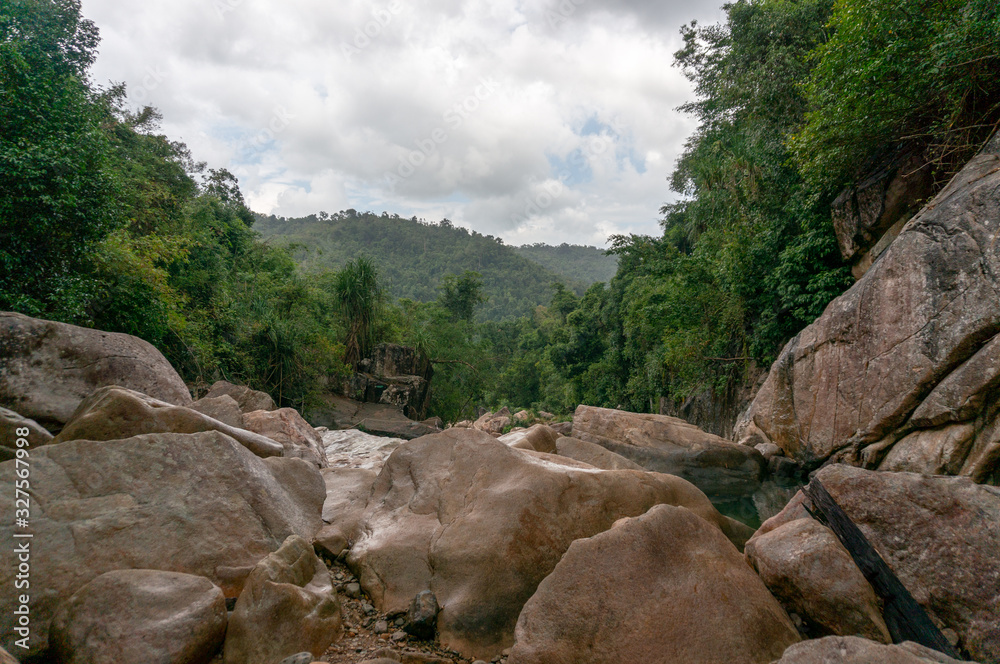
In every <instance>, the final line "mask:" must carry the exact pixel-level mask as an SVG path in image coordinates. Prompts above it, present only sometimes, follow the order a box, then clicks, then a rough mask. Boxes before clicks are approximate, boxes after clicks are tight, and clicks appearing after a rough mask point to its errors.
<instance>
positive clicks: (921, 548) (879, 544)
mask: <svg viewBox="0 0 1000 664" xmlns="http://www.w3.org/2000/svg"><path fill="white" fill-rule="evenodd" d="M816 477H817V478H819V480H820V481H821V482H822V483H823V486H825V487H826V488H827V490H828V491H829V492H830V495H832V496H833V498H834V500H836V501H837V503H838V504H839V505H840V506H841V507H842V508H843V509H844V511H845V512H846V513H847V515H848V516H849V517H850V518H851V519H852V520H853V521H854V522H855V523H856V524H857V525H858V527H859V528H860V529H861V531H862V532H863V533H864V534H865V536H866V537H867V538H868V540H869V541H870V542H871V543H872V545H873V546H874V547H875V548H876V549H877V550H878V552H879V553H880V554H881V555H882V557H883V558H884V559H885V561H886V562H887V563H888V564H889V566H890V567H891V568H892V570H893V571H894V572H895V573H896V574H897V575H898V576H899V579H900V581H902V582H903V585H904V586H906V588H907V589H908V590H909V591H910V592H911V593H912V594H913V596H914V598H915V599H916V600H917V602H919V603H920V604H921V605H922V606H923V607H924V608H925V609H927V611H928V613H929V614H930V616H931V618H932V619H935V620H936V621H937V622H938V624H939V625H941V626H943V627H945V628H949V629H952V630H954V631H955V632H956V633H957V634H958V637H959V645H960V646H961V647H963V648H964V649H965V650H966V651H968V652H969V654H971V655H972V658H973V659H975V660H976V661H980V662H997V661H1000V556H998V555H997V551H1000V489H998V488H996V487H992V486H984V485H979V484H975V483H973V482H972V481H971V480H969V479H968V478H957V477H940V476H936V477H931V476H926V475H917V474H914V473H889V472H875V471H868V470H862V469H860V468H853V467H851V466H847V465H844V464H836V465H830V466H826V467H825V468H823V469H821V470H820V471H819V472H818V473H817V474H816Z"/></svg>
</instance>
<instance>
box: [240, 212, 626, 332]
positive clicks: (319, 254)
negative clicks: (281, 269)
mask: <svg viewBox="0 0 1000 664" xmlns="http://www.w3.org/2000/svg"><path fill="white" fill-rule="evenodd" d="M254 229H255V230H257V231H259V232H260V233H261V235H262V236H264V238H266V239H268V241H269V242H271V243H272V244H275V245H278V246H287V247H288V248H289V250H290V251H291V254H292V255H293V256H294V257H295V260H296V261H298V262H299V264H300V265H301V266H302V267H303V269H304V270H305V271H306V272H310V271H319V270H322V269H325V268H330V269H340V268H341V267H343V266H344V265H345V264H346V263H347V261H349V260H351V259H352V258H354V257H356V256H359V255H367V256H369V257H370V258H371V259H372V260H374V262H375V264H376V265H377V266H378V268H379V272H380V274H381V275H382V280H383V282H384V284H385V287H386V289H387V291H388V292H389V294H390V295H391V296H392V297H393V298H410V299H412V300H416V301H418V302H430V301H432V300H435V299H437V297H438V295H439V291H438V286H439V285H440V284H441V279H442V277H444V276H445V275H447V274H455V275H460V274H462V273H463V272H464V271H466V270H474V271H476V272H479V273H480V274H482V276H483V291H484V294H485V295H486V296H487V297H488V298H489V299H488V300H487V301H486V303H485V304H483V305H482V307H481V308H480V309H479V311H478V315H479V316H480V317H481V318H482V319H486V320H501V319H503V318H509V317H513V316H521V315H524V314H526V313H528V312H529V311H531V309H533V308H534V307H536V306H538V305H547V304H548V303H549V302H550V301H551V300H552V293H553V290H552V284H553V283H555V282H559V283H562V284H564V285H566V286H567V287H569V288H570V289H572V290H575V291H576V292H577V293H578V294H582V293H583V290H584V289H585V288H586V286H588V285H589V284H590V283H592V282H593V281H594V279H593V278H592V275H594V274H606V273H608V270H607V268H606V264H607V262H608V259H607V257H605V256H603V253H602V252H601V251H600V250H599V249H595V248H593V247H570V246H568V245H563V247H544V246H543V247H539V246H535V247H522V248H516V247H509V246H507V245H505V244H504V243H503V240H501V239H500V238H495V237H493V236H492V235H482V234H480V233H477V232H476V231H469V230H467V229H465V228H461V227H458V226H454V225H452V224H451V222H449V221H448V220H444V221H442V222H441V223H439V224H433V223H427V222H425V221H421V220H418V219H416V218H413V219H405V218H402V217H399V216H397V215H389V214H388V213H383V214H382V215H381V216H379V215H376V214H373V213H369V212H356V211H355V210H347V211H345V212H339V213H336V214H334V215H321V216H316V215H310V216H308V217H304V218H301V219H285V218H281V217H275V216H267V217H265V216H258V218H257V222H256V223H255V224H254ZM546 249H548V250H549V251H546ZM525 254H527V255H525ZM587 261H590V262H591V264H589V265H588V264H585V263H586V262H587ZM574 262H575V263H577V265H576V266H574V265H573V263H574ZM611 262H612V264H613V263H614V259H611ZM546 264H548V266H549V267H545V265H546ZM562 268H565V269H566V270H567V271H570V273H569V274H567V273H566V272H564V271H563V269H562ZM613 274H614V267H612V268H611V270H610V275H613ZM606 278H610V277H606Z"/></svg>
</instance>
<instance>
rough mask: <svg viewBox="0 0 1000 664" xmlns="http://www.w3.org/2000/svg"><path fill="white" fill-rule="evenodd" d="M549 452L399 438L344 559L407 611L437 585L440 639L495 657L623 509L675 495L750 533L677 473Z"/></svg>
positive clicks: (450, 438) (384, 605)
mask: <svg viewBox="0 0 1000 664" xmlns="http://www.w3.org/2000/svg"><path fill="white" fill-rule="evenodd" d="M550 458H551V459H553V460H554V459H558V458H559V457H552V455H545V454H542V453H539V452H534V451H522V450H515V449H511V448H510V447H508V446H506V445H504V444H503V443H501V442H499V441H497V440H496V439H494V438H493V437H492V436H490V435H489V434H486V433H484V432H479V431H474V430H469V429H449V430H447V431H445V432H443V433H440V434H436V435H433V436H425V437H423V438H420V439H417V440H414V441H411V442H409V443H407V444H406V445H403V446H401V447H399V448H398V449H397V450H396V451H395V452H394V453H393V454H392V456H390V457H389V460H388V461H387V462H386V464H385V466H384V467H383V469H382V472H381V473H380V474H379V476H378V479H377V480H376V482H375V486H374V490H373V493H372V497H371V499H370V500H369V503H368V509H367V511H366V515H365V521H364V526H363V530H362V535H361V537H360V539H359V540H358V541H357V542H356V543H355V544H354V546H353V547H352V548H351V550H350V553H349V555H348V558H347V561H348V564H349V565H350V566H351V568H352V569H353V570H354V571H355V573H356V574H358V576H359V578H360V580H361V584H362V586H363V587H364V589H365V591H366V592H367V593H368V595H369V596H370V597H371V598H372V601H373V602H374V604H375V605H376V606H377V607H378V608H379V609H380V610H382V611H383V612H389V613H391V612H395V611H405V610H406V609H407V608H408V607H409V604H410V601H411V600H412V599H413V597H414V596H415V595H416V594H417V593H419V592H421V591H423V590H430V591H431V592H433V593H434V595H435V596H436V597H437V600H438V603H439V604H440V606H441V607H442V609H441V612H440V614H439V615H438V622H437V626H438V634H439V638H440V640H441V643H442V644H443V645H445V646H446V647H448V648H452V649H455V650H458V651H459V652H461V653H463V654H464V655H466V656H469V657H472V656H475V657H483V658H485V659H489V658H492V657H493V656H495V655H497V654H499V653H500V652H501V651H502V650H503V649H504V648H506V647H509V646H510V645H511V644H512V643H513V632H514V624H515V623H516V620H517V616H518V614H519V613H520V611H521V608H522V607H523V605H524V602H525V601H527V599H528V598H529V597H530V596H531V595H532V594H533V593H534V591H535V588H536V587H537V586H538V583H539V582H540V581H541V580H542V579H543V578H544V577H545V576H546V575H547V574H548V573H549V572H550V571H551V570H552V569H553V568H554V567H555V565H556V563H557V562H558V561H559V559H560V558H561V557H562V554H563V553H564V552H565V551H566V549H567V548H568V547H569V545H570V543H571V542H573V540H576V539H579V538H581V537H588V536H591V535H594V534H596V533H598V532H601V531H603V530H606V529H607V528H609V527H610V526H611V525H612V523H614V521H615V520H616V519H618V518H620V517H626V516H636V515H639V514H643V513H645V512H646V511H647V510H648V509H649V508H650V507H652V506H653V505H656V504H661V503H669V504H677V505H684V506H686V507H689V508H690V509H691V510H692V511H694V512H695V513H696V514H698V516H700V517H701V518H703V519H705V520H706V522H707V523H710V524H711V525H712V526H713V527H715V528H718V529H719V530H720V531H721V532H724V533H726V535H727V536H728V537H729V538H730V539H731V540H733V541H735V542H737V543H738V544H739V545H742V543H743V542H744V541H745V540H746V538H747V537H748V535H749V532H748V531H749V529H747V528H746V527H745V526H742V524H737V523H735V522H733V521H732V520H730V519H727V518H725V517H723V516H722V515H720V514H719V513H718V512H717V511H716V510H715V508H714V507H712V504H711V502H710V501H709V500H708V498H707V497H705V495H704V494H703V493H702V492H701V491H699V490H698V489H697V488H695V487H694V486H693V485H691V484H690V483H688V482H686V481H684V480H682V479H680V478H677V477H673V476H668V475H661V474H658V473H650V472H639V471H633V470H613V471H605V470H598V469H595V468H591V467H587V466H584V467H570V466H568V465H565V463H560V464H556V463H554V462H553V460H550ZM563 461H564V462H565V461H570V462H571V463H574V465H577V466H581V465H582V464H576V463H575V462H572V461H571V460H563ZM734 551H735V549H734ZM741 564H743V565H745V563H741Z"/></svg>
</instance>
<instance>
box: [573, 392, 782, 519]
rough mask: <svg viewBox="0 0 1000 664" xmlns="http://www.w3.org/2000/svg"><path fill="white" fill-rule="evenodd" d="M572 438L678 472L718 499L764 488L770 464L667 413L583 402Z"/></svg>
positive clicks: (663, 470)
mask: <svg viewBox="0 0 1000 664" xmlns="http://www.w3.org/2000/svg"><path fill="white" fill-rule="evenodd" d="M573 437H575V438H579V439H580V440H583V441H586V442H589V443H596V444H598V445H600V446H602V447H604V448H606V449H608V450H611V451H612V452H614V453H616V454H620V455H621V456H623V457H625V458H626V459H631V460H632V461H634V462H636V463H638V464H639V465H641V466H643V467H644V468H647V469H649V470H655V471H657V472H661V473H669V474H671V475H677V476H678V477H683V478H684V479H686V480H688V481H689V482H691V483H692V484H694V485H695V486H697V487H698V488H699V489H701V490H702V491H704V492H705V493H706V494H708V495H709V496H711V497H713V498H722V499H734V498H740V497H744V496H749V495H751V494H753V493H754V492H755V491H757V490H758V489H760V486H761V482H762V480H763V479H764V476H765V473H766V471H767V462H766V461H765V460H764V457H763V456H762V455H761V453H760V452H758V451H757V450H755V449H753V448H752V447H748V446H745V445H736V444H734V443H732V442H730V441H728V440H725V439H723V438H720V437H718V436H716V435H713V434H710V433H706V432H704V431H702V430H701V429H699V428H698V427H696V426H694V425H693V424H688V423H687V422H685V421H684V420H679V419H677V418H676V417H668V416H667V415H651V414H646V413H628V412H625V411H621V410H612V409H610V408H596V407H593V406H579V407H578V408H577V409H576V412H575V413H574V415H573Z"/></svg>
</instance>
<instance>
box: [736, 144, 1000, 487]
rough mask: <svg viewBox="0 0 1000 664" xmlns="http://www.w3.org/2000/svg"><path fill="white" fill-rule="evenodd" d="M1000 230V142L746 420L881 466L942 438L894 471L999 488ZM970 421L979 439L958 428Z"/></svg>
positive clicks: (785, 354) (787, 353)
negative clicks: (918, 434) (952, 475)
mask: <svg viewBox="0 0 1000 664" xmlns="http://www.w3.org/2000/svg"><path fill="white" fill-rule="evenodd" d="M998 230H1000V136H998V137H995V138H994V139H993V140H992V141H991V143H990V145H989V146H988V147H987V148H986V149H984V150H983V152H982V153H981V154H979V155H978V156H977V157H976V158H975V159H973V160H972V161H971V162H970V163H969V164H968V165H967V166H966V167H965V168H964V169H963V170H962V171H961V172H960V173H959V174H958V175H957V176H956V177H955V178H954V179H953V180H952V182H951V183H950V184H949V185H948V186H947V187H946V188H945V189H944V190H943V191H942V192H941V193H940V194H939V195H938V196H937V197H936V198H935V199H934V200H933V201H932V202H931V203H930V204H929V205H927V207H925V208H924V209H923V210H922V211H921V212H920V213H919V214H918V215H917V216H916V217H914V218H913V219H912V220H910V221H909V222H908V223H907V224H906V226H905V228H904V229H903V231H902V232H901V233H900V235H899V237H898V238H896V240H895V241H894V242H893V244H892V245H891V246H890V247H889V249H888V250H887V251H886V252H885V253H884V254H883V255H882V257H881V258H880V259H879V260H878V261H877V262H876V263H875V265H874V266H873V267H872V268H871V270H870V271H869V272H868V273H867V274H866V275H865V276H864V277H863V278H862V279H861V280H860V281H858V282H857V283H856V284H855V285H854V286H853V287H852V288H851V289H850V290H848V291H847V292H846V293H845V294H844V295H842V296H840V297H838V298H837V299H835V300H834V301H833V302H831V303H830V305H829V306H828V307H827V309H826V311H825V312H824V313H823V315H822V316H821V317H820V318H819V319H817V320H816V322H814V323H813V324H812V325H810V326H809V327H807V328H805V329H804V330H803V331H802V332H801V333H799V335H798V336H796V337H795V338H794V339H792V340H791V341H790V342H789V343H788V345H787V346H786V347H785V348H784V350H783V351H782V352H781V354H780V356H779V357H778V359H777V361H776V362H775V363H774V365H773V366H772V367H771V371H770V374H769V375H768V378H767V380H766V382H765V383H764V385H763V387H762V388H761V390H760V392H759V394H758V395H757V397H756V399H755V400H754V402H753V404H752V405H751V407H750V410H749V413H748V418H746V420H745V421H746V422H748V423H751V424H753V425H755V426H756V427H757V428H758V429H759V431H760V432H761V433H762V434H763V435H765V436H766V437H768V438H769V439H770V440H771V441H773V442H774V443H776V444H777V445H778V446H779V447H781V448H782V449H783V450H784V451H785V453H786V454H787V455H789V456H792V457H794V458H796V459H799V460H802V461H805V462H807V463H811V464H817V465H818V464H819V463H821V462H823V461H824V460H826V459H829V458H831V457H837V458H838V459H841V460H844V461H847V462H850V463H854V464H859V465H861V464H863V465H865V466H866V467H872V468H874V467H878V466H879V464H880V463H882V462H883V460H884V459H885V457H886V454H887V453H888V452H889V451H890V450H891V449H892V448H893V446H894V445H896V444H898V441H901V440H903V439H905V438H906V437H907V436H908V435H909V434H911V433H913V432H915V431H920V430H934V431H935V433H933V434H932V435H930V436H929V437H928V436H925V437H924V438H922V439H919V440H917V439H908V440H907V442H906V446H907V447H909V448H910V449H909V450H908V451H907V453H906V454H905V455H904V454H902V453H899V454H897V455H896V456H895V457H894V459H893V461H892V462H891V463H892V464H894V465H893V466H892V467H896V468H900V467H906V468H907V469H908V470H919V471H922V472H935V471H943V472H955V471H956V470H957V472H959V473H961V474H963V475H969V476H972V477H974V478H975V479H977V481H987V480H989V479H990V478H994V479H995V478H996V476H995V474H994V473H995V469H996V464H997V459H998V456H1000V432H998V431H997V429H998V424H997V422H996V408H997V405H998V399H997V395H998V391H997V386H998V384H1000V341H998V339H1000V337H998V334H1000V296H998V292H1000V242H997V233H998ZM962 423H966V424H970V425H972V429H973V430H972V432H971V435H966V434H968V432H957V431H953V430H950V429H949V427H950V426H951V425H954V424H962ZM747 428H748V427H746V426H744V428H743V430H744V432H746V430H747ZM963 435H964V436H965V439H961V437H962V436H963ZM744 437H745V435H744ZM937 451H940V454H937V453H936V452H937ZM900 457H905V459H901V458H900ZM904 463H905V464H906V465H905V466H903V465H901V464H904Z"/></svg>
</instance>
